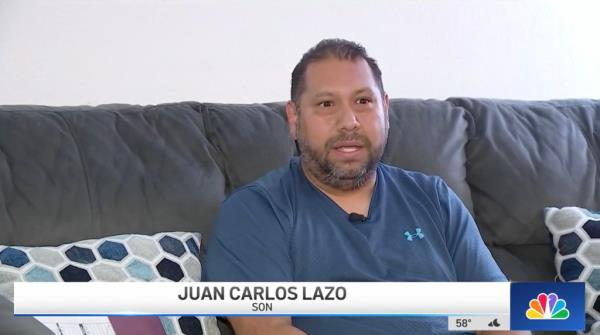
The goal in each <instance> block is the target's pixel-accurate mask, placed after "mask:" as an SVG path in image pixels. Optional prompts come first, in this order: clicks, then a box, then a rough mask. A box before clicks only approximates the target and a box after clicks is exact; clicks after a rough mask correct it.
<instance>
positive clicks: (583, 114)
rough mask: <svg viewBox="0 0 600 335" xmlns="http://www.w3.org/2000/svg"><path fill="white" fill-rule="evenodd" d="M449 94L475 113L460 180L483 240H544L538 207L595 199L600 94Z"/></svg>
mask: <svg viewBox="0 0 600 335" xmlns="http://www.w3.org/2000/svg"><path fill="white" fill-rule="evenodd" d="M449 101H450V102H452V103H453V104H455V105H457V106H461V107H463V108H465V109H466V110H467V111H468V112H469V113H470V114H471V115H472V117H473V120H474V123H473V127H472V131H471V132H470V138H469V143H468V145H467V147H466V152H467V182H468V183H469V185H470V186H471V193H472V197H473V206H474V210H475V216H476V221H477V223H478V224H479V227H480V231H481V233H482V235H483V237H484V239H485V241H486V242H487V243H490V244H494V245H502V246H504V245H524V244H547V243H548V230H547V229H546V227H545V226H544V220H543V209H544V207H548V206H560V207H562V206H566V205H574V206H581V207H594V206H593V205H594V204H598V203H600V192H598V178H599V175H598V173H599V171H598V160H599V157H598V152H600V147H599V145H600V136H599V135H598V129H600V101H597V100H564V101H545V102H523V101H508V100H489V99H467V98H453V99H449Z"/></svg>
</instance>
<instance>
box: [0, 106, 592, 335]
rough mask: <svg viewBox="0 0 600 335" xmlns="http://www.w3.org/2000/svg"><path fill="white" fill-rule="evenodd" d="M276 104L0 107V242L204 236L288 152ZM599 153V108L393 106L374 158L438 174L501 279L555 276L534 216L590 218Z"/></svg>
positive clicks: (283, 122)
mask: <svg viewBox="0 0 600 335" xmlns="http://www.w3.org/2000/svg"><path fill="white" fill-rule="evenodd" d="M283 106H284V105H283V104H282V103H269V104H237V105H234V104H205V103H197V102H182V103H172V104H162V105H157V106H134V105H102V106H98V107H43V106H0V232H1V234H0V244H4V245H24V246H41V245H58V244H62V243H66V242H72V241H76V240H81V239H87V238H97V237H101V236H108V235H115V234H122V233H134V232H135V233H147V234H150V233H155V232H159V231H167V230H168V231H174V230H181V231H199V232H201V233H202V234H203V236H204V239H206V238H208V236H209V235H210V234H211V223H212V221H213V218H214V217H215V214H216V212H217V210H218V207H219V204H220V202H221V201H222V200H223V199H224V198H225V197H226V196H227V194H229V193H230V192H231V191H233V190H235V189H236V188H238V187H240V186H242V185H244V184H246V183H248V182H250V181H252V180H254V179H256V178H257V177H259V176H261V175H262V174H264V173H265V172H267V171H269V170H271V169H273V168H276V167H278V166H280V165H282V164H284V163H285V162H286V161H287V160H288V159H289V157H290V156H291V155H293V150H294V149H293V148H294V146H293V143H292V142H291V141H290V139H289V138H288V135H287V126H286V120H285V114H284V109H283ZM599 146H600V100H556V101H541V102H524V101H506V100H489V99H470V98H451V99H447V100H445V101H440V100H410V99H393V100H391V106H390V136H389V141H388V145H387V148H386V151H385V154H384V158H383V160H384V161H385V162H386V163H389V164H392V165H397V166H400V167H403V168H405V169H410V170H419V171H423V172H426V173H429V174H435V175H439V176H442V177H443V178H444V179H445V180H446V182H447V183H448V184H449V185H450V186H451V187H452V188H453V189H454V190H455V192H457V193H458V195H459V196H460V197H461V199H462V200H463V201H464V203H465V204H466V206H467V207H468V208H469V210H470V211H471V212H472V213H473V215H474V217H475V219H476V221H477V223H478V225H479V229H480V231H481V234H482V236H483V238H484V240H485V242H486V243H487V245H488V246H489V248H490V250H491V251H492V253H493V255H494V257H495V259H496V261H497V262H498V264H499V265H500V267H501V268H502V270H503V271H504V273H505V274H506V275H507V276H508V278H510V279H511V280H513V281H542V280H544V281H553V280H554V278H555V275H556V271H555V269H554V264H553V250H552V247H551V245H550V243H549V237H548V231H547V229H546V228H545V226H544V223H543V217H542V209H543V208H544V207H545V206H563V205H577V206H583V207H588V208H596V209H600V183H599V178H600V177H599V175H600V170H599V166H598V165H599V163H600V147H599ZM0 332H1V331H0Z"/></svg>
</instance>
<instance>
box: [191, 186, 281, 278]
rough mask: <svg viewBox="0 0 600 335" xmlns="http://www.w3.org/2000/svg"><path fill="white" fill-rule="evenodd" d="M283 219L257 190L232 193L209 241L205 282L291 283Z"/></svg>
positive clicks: (261, 192)
mask: <svg viewBox="0 0 600 335" xmlns="http://www.w3.org/2000/svg"><path fill="white" fill-rule="evenodd" d="M285 221H286V218H285V217H282V216H281V215H278V214H277V213H276V211H275V209H274V206H273V205H272V203H271V202H270V201H269V198H268V195H267V194H265V192H264V191H262V190H261V189H259V188H257V187H247V188H244V189H242V190H240V191H238V192H236V193H234V194H232V195H231V196H230V197H229V198H228V199H227V200H226V201H225V202H223V204H222V205H221V208H220V210H219V214H218V215H217V219H216V221H215V230H214V232H213V235H212V237H211V239H210V240H209V242H208V246H207V252H206V257H205V261H204V268H203V276H204V280H207V281H292V279H293V276H292V264H291V261H290V256H289V247H288V242H287V241H288V236H289V235H288V233H289V232H288V231H287V227H286V226H285Z"/></svg>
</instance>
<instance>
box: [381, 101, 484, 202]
mask: <svg viewBox="0 0 600 335" xmlns="http://www.w3.org/2000/svg"><path fill="white" fill-rule="evenodd" d="M389 119H390V132H389V137H388V143H387V146H386V150H385V153H384V156H383V161H384V162H385V163H388V164H390V165H394V166H399V167H401V168H404V169H408V170H414V171H420V172H424V173H426V174H431V175H437V176H440V177H442V178H443V179H444V181H445V182H446V183H447V184H448V186H450V188H452V190H453V191H454V192H456V194H457V195H458V196H459V197H460V198H461V200H462V201H463V203H464V204H465V205H466V206H467V208H468V209H469V210H470V211H471V213H473V212H472V208H473V205H472V200H471V192H470V190H469V186H468V185H467V182H466V167H465V162H466V155H465V146H466V144H467V128H468V127H469V115H468V114H467V113H466V112H465V110H464V109H462V108H461V107H456V106H453V105H452V104H450V103H448V102H446V101H439V100H417V99H391V100H390V111H389Z"/></svg>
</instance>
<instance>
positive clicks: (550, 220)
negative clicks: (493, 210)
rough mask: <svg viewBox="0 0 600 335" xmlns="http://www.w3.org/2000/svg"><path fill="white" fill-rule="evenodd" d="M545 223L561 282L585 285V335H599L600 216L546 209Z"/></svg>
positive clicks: (576, 210) (576, 209)
mask: <svg viewBox="0 0 600 335" xmlns="http://www.w3.org/2000/svg"><path fill="white" fill-rule="evenodd" d="M545 223H546V226H547V227H548V229H549V230H550V235H551V238H552V244H553V246H554V248H555V251H556V254H555V258H554V264H555V265H556V272H557V274H558V276H557V277H558V279H560V280H561V281H563V282H568V281H583V282H585V301H586V328H585V334H600V295H599V294H600V213H597V212H592V211H590V210H587V209H584V208H579V207H563V208H554V207H549V208H546V209H545Z"/></svg>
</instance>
